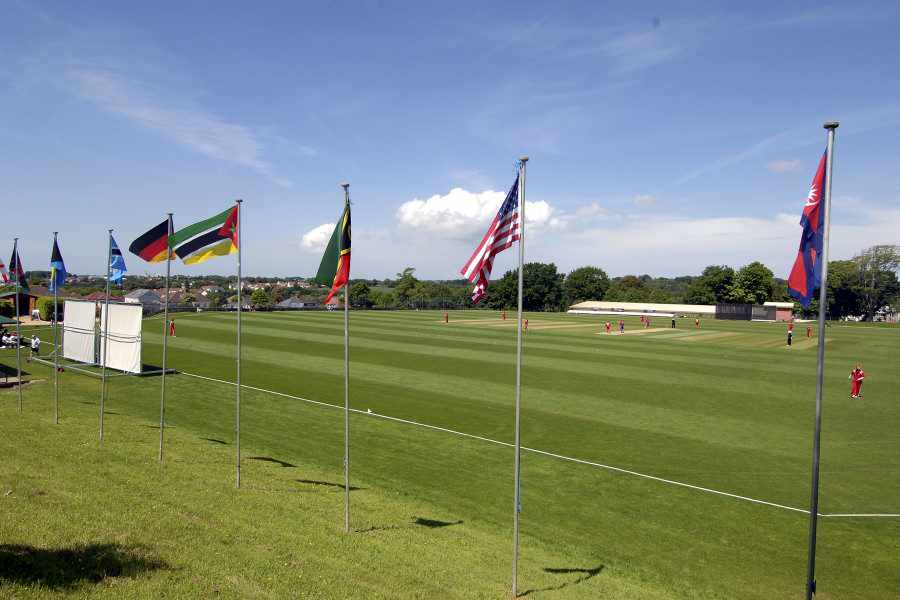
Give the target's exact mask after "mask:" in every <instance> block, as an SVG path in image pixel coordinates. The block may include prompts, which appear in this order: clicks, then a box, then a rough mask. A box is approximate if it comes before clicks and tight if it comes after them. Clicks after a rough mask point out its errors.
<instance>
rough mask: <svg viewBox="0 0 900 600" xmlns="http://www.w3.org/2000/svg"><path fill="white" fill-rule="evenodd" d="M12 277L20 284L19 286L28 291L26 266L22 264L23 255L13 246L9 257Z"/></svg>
mask: <svg viewBox="0 0 900 600" xmlns="http://www.w3.org/2000/svg"><path fill="white" fill-rule="evenodd" d="M9 274H10V279H11V280H12V281H14V282H17V283H18V284H19V287H20V288H21V289H22V290H23V291H24V292H26V293H27V292H28V279H27V278H26V277H25V267H23V266H22V257H21V256H20V255H19V251H18V250H17V249H15V248H13V253H12V256H11V257H10V259H9Z"/></svg>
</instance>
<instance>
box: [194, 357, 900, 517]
mask: <svg viewBox="0 0 900 600" xmlns="http://www.w3.org/2000/svg"><path fill="white" fill-rule="evenodd" d="M178 373H179V374H181V375H184V376H186V377H192V378H195V379H201V380H205V381H212V382H215V383H220V384H224V385H229V386H235V385H237V384H236V383H235V382H233V381H227V380H225V379H217V378H215V377H207V376H206V375H199V374H197V373H189V372H187V371H178ZM241 389H245V390H250V391H254V392H259V393H262V394H269V395H272V396H278V397H281V398H287V399H289V400H297V401H300V402H305V403H307V404H312V405H315V406H320V407H323V408H331V409H338V410H344V407H343V406H339V405H337V404H331V403H328V402H322V401H320V400H311V399H309V398H303V397H302V396H295V395H293V394H287V393H285V392H278V391H275V390H269V389H266V388H261V387H256V386H252V385H245V384H241ZM349 410H350V412H352V413H354V414H357V415H361V416H365V417H371V418H373V419H381V420H384V421H390V422H393V423H400V424H404V425H409V426H412V427H421V428H424V429H429V430H431V431H439V432H442V433H446V434H449V435H456V436H459V437H463V438H467V439H470V440H476V441H479V442H483V443H486V444H493V445H496V446H504V447H508V448H513V447H514V446H515V445H514V444H513V443H511V442H504V441H502V440H495V439H492V438H489V437H485V436H480V435H476V434H473V433H466V432H463V431H457V430H455V429H449V428H447V427H439V426H437V425H429V424H428V423H421V422H419V421H413V420H410V419H403V418H400V417H393V416H390V415H383V414H380V413H376V412H372V411H369V410H360V409H358V408H351V409H349ZM522 451H523V452H529V453H531V454H535V455H539V456H545V457H548V458H554V459H557V460H561V461H565V462H569V463H574V464H579V465H584V466H587V467H593V468H597V469H603V470H606V471H611V472H614V473H620V474H623V475H629V476H632V477H638V478H641V479H645V480H649V481H655V482H657V483H661V484H664V485H672V486H677V487H682V488H687V489H691V490H694V491H697V492H701V493H706V494H713V495H717V496H723V497H726V498H732V499H734V500H739V501H742V502H749V503H752V504H759V505H764V506H769V507H772V508H777V509H780V510H785V511H790V512H795V513H802V514H803V515H809V514H810V511H809V509H807V508H798V507H795V506H788V505H786V504H780V503H777V502H771V501H769V500H763V499H760V498H751V497H749V496H742V495H739V494H733V493H731V492H726V491H723V490H716V489H713V488H709V487H705V486H701V485H696V484H692V483H686V482H683V481H676V480H674V479H666V478H664V477H658V476H656V475H652V474H649V473H641V472H639V471H634V470H631V469H626V468H623V467H617V466H614V465H607V464H604V463H601V462H596V461H591V460H586V459H582V458H576V457H573V456H565V455H563V454H557V453H555V452H550V451H547V450H540V449H538V448H529V447H527V446H522ZM818 515H819V516H820V517H824V518H870V519H871V518H886V519H895V518H900V512H896V513H864V512H859V513H818Z"/></svg>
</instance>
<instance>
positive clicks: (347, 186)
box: [341, 182, 350, 190]
mask: <svg viewBox="0 0 900 600" xmlns="http://www.w3.org/2000/svg"><path fill="white" fill-rule="evenodd" d="M341 187H342V188H344V189H345V190H347V189H349V188H350V184H349V183H346V182H345V183H342V184H341Z"/></svg>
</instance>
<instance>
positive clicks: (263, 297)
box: [250, 288, 272, 310]
mask: <svg viewBox="0 0 900 600" xmlns="http://www.w3.org/2000/svg"><path fill="white" fill-rule="evenodd" d="M250 303H251V304H253V306H254V307H256V308H257V309H260V310H266V309H269V308H272V297H271V296H269V292H267V291H266V290H265V289H263V288H257V289H255V290H253V293H252V294H250Z"/></svg>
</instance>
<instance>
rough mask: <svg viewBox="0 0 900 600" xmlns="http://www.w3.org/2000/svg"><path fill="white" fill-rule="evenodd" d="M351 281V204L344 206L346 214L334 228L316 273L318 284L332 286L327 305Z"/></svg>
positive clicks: (342, 215) (343, 214)
mask: <svg viewBox="0 0 900 600" xmlns="http://www.w3.org/2000/svg"><path fill="white" fill-rule="evenodd" d="M349 280H350V203H349V202H347V203H345V204H344V212H343V213H342V214H341V218H340V219H339V220H338V222H337V225H335V226H334V232H333V233H332V234H331V239H330V240H328V245H327V246H325V254H324V255H323V256H322V262H321V263H319V271H318V272H317V273H316V282H317V283H321V284H322V285H330V286H331V291H330V292H328V297H327V298H325V304H328V303H329V302H330V301H331V298H332V297H333V296H334V295H335V294H336V293H338V291H340V289H341V288H342V287H344V286H345V285H347V282H348V281H349Z"/></svg>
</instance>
